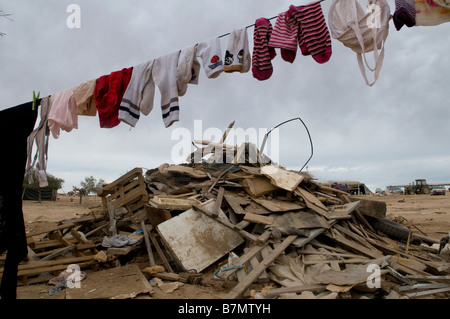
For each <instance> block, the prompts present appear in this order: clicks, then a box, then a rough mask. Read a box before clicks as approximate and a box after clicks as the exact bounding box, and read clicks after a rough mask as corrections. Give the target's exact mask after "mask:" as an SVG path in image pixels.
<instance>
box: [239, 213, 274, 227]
mask: <svg viewBox="0 0 450 319" xmlns="http://www.w3.org/2000/svg"><path fill="white" fill-rule="evenodd" d="M244 220H246V221H249V222H252V223H256V224H264V225H272V223H273V217H272V216H263V215H257V214H252V213H247V214H245V216H244Z"/></svg>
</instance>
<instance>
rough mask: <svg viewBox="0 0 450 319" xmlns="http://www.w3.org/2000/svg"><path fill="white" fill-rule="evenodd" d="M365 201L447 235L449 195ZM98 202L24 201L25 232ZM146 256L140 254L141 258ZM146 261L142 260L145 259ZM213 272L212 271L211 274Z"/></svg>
mask: <svg viewBox="0 0 450 319" xmlns="http://www.w3.org/2000/svg"><path fill="white" fill-rule="evenodd" d="M366 198H369V199H374V200H380V201H384V202H386V204H387V214H388V215H389V214H392V215H393V217H397V218H400V219H404V220H406V221H407V222H410V223H412V224H413V225H414V226H413V227H414V228H415V229H416V230H417V231H419V232H422V233H423V234H426V235H427V236H429V237H432V238H435V239H440V238H442V237H444V236H446V235H447V234H448V232H449V231H450V192H447V193H446V195H436V196H431V195H385V196H378V195H369V196H366ZM100 205H101V200H100V199H99V198H97V197H95V196H93V197H89V198H83V201H82V203H81V204H80V203H79V198H76V197H74V198H71V197H68V196H66V195H58V199H57V201H55V202H41V203H39V202H35V201H25V202H24V204H23V212H24V218H25V223H26V227H27V231H36V230H39V229H41V228H44V229H45V228H46V227H49V226H52V225H56V224H57V223H58V222H59V221H62V220H66V219H70V218H76V217H80V216H81V215H82V214H83V213H85V212H87V211H89V209H90V208H94V207H99V206H100ZM144 255H145V254H143V256H144ZM144 257H145V256H144ZM144 257H143V258H142V261H140V260H139V259H137V260H135V262H136V263H138V264H139V262H141V264H139V266H140V268H141V269H142V268H144V267H146V266H148V265H147V264H146V263H147V262H146V260H144V259H145V258H144ZM211 272H212V271H211ZM48 287H49V286H47V285H45V284H40V285H30V286H24V287H19V288H18V298H19V299H36V298H37V299H39V298H41V299H42V298H45V299H60V298H63V295H61V294H59V296H58V294H57V295H54V296H49V295H48ZM227 292H228V289H226V288H223V287H219V288H217V287H216V288H213V287H206V286H198V285H183V286H182V287H179V288H178V289H176V290H174V291H173V292H170V293H164V292H163V291H162V290H161V289H159V288H158V287H157V286H156V287H154V288H153V291H152V293H151V295H150V296H149V295H148V294H146V295H142V296H139V297H138V298H153V299H221V298H222V297H223V296H225V295H226V293H227Z"/></svg>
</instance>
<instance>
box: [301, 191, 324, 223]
mask: <svg viewBox="0 0 450 319" xmlns="http://www.w3.org/2000/svg"><path fill="white" fill-rule="evenodd" d="M294 193H295V195H297V196H299V197H300V198H303V200H304V201H305V203H306V206H307V207H308V208H310V209H312V210H313V211H315V212H316V213H318V214H320V215H322V216H323V217H325V218H326V219H329V218H330V216H329V213H328V209H327V208H326V207H325V205H324V204H322V202H321V201H320V200H319V199H318V198H317V197H316V196H314V195H313V194H311V193H310V192H309V191H307V190H306V189H304V188H302V187H297V188H296V189H295V191H294Z"/></svg>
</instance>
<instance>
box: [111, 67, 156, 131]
mask: <svg viewBox="0 0 450 319" xmlns="http://www.w3.org/2000/svg"><path fill="white" fill-rule="evenodd" d="M153 61H154V60H150V61H147V62H145V63H141V64H139V65H137V66H134V67H133V72H132V75H131V79H130V83H129V84H128V86H127V89H126V90H125V93H124V95H123V98H122V101H121V102H120V107H119V115H118V119H119V120H120V121H122V122H125V123H127V124H128V125H130V126H132V127H135V126H136V123H137V121H138V120H139V118H140V115H141V113H142V114H144V115H145V116H147V115H149V114H150V112H151V111H152V109H153V97H154V92H155V84H154V83H153V78H152V70H153ZM147 86H148V89H149V90H147V92H148V94H150V98H148V99H144V89H145V88H146V87H147Z"/></svg>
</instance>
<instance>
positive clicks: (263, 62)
mask: <svg viewBox="0 0 450 319" xmlns="http://www.w3.org/2000/svg"><path fill="white" fill-rule="evenodd" d="M272 30H273V27H272V24H271V23H270V21H269V19H267V18H259V19H257V20H256V21H255V28H254V31H253V55H252V75H253V77H254V78H255V79H257V80H259V81H265V80H268V79H269V78H270V77H271V76H272V74H273V65H272V60H273V59H274V58H275V57H276V56H277V53H276V52H275V48H273V47H270V46H269V40H270V37H271V35H272Z"/></svg>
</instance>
